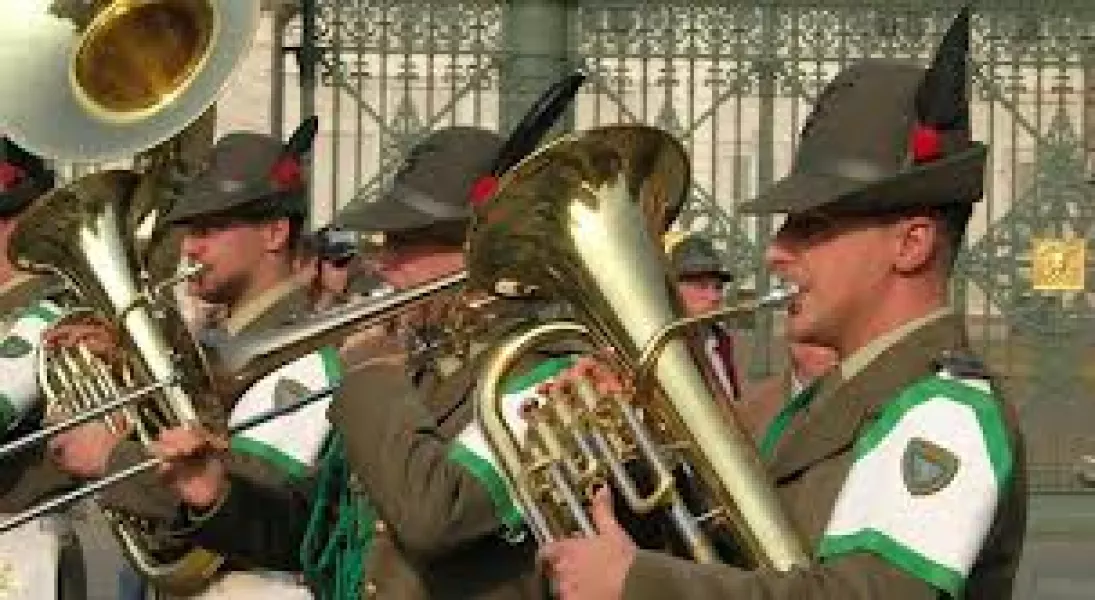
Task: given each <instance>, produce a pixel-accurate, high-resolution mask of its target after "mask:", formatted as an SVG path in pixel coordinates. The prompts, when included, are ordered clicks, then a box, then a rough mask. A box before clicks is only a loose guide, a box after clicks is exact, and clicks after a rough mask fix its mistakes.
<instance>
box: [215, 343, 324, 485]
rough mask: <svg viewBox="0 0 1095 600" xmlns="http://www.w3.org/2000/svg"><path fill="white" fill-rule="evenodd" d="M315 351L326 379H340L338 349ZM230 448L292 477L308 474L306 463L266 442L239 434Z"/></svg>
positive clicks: (296, 478)
mask: <svg viewBox="0 0 1095 600" xmlns="http://www.w3.org/2000/svg"><path fill="white" fill-rule="evenodd" d="M317 352H318V353H319V355H320V359H321V360H322V361H323V372H324V374H325V375H326V377H327V381H329V382H335V381H337V380H338V379H340V378H341V377H342V362H341V360H339V355H338V350H337V349H336V348H334V347H333V346H324V347H323V348H320V349H319V350H317ZM231 448H232V451H233V452H240V453H243V454H248V455H251V456H256V457H258V458H261V459H263V460H265V461H267V462H269V463H271V464H273V465H274V466H276V467H277V468H279V469H281V470H282V471H283V472H285V474H286V475H288V476H289V477H290V478H292V479H295V480H301V479H304V478H306V477H308V476H309V475H310V473H309V467H308V465H307V464H305V463H303V462H301V461H299V460H297V459H296V458H293V457H292V456H289V455H288V454H286V453H284V452H282V451H281V450H279V449H278V448H277V447H276V446H273V445H271V444H268V443H266V442H261V441H258V440H255V439H252V438H249V437H245V436H242V435H240V436H236V437H233V438H232V441H231Z"/></svg>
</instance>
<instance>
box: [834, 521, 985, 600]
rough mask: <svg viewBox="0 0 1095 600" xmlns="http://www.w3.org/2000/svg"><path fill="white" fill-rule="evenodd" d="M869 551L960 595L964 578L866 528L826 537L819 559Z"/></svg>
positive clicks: (920, 577) (956, 595)
mask: <svg viewBox="0 0 1095 600" xmlns="http://www.w3.org/2000/svg"><path fill="white" fill-rule="evenodd" d="M865 550H866V551H870V552H873V553H875V554H877V555H878V556H881V557H882V558H884V559H885V560H886V561H887V562H889V563H890V564H892V565H894V566H895V567H897V568H899V569H901V570H902V571H905V572H906V573H908V574H910V575H912V576H913V577H916V578H917V579H921V580H923V581H925V582H927V583H929V584H931V585H933V586H935V587H936V588H938V589H941V590H943V591H945V592H947V593H948V594H950V595H951V597H954V598H958V597H961V592H962V587H963V586H964V585H965V583H966V580H965V578H964V577H963V576H962V575H961V574H960V573H958V572H957V571H954V570H951V569H949V568H947V567H945V566H943V565H941V564H939V563H937V562H934V561H932V560H931V559H928V558H926V557H924V556H922V555H920V554H918V553H916V552H914V551H913V550H910V549H909V548H906V547H905V546H903V545H901V544H900V543H898V542H896V541H894V540H893V539H892V538H890V537H889V536H887V535H886V534H884V533H881V532H879V531H875V530H873V529H867V530H864V531H859V532H856V533H853V534H851V535H843V536H835V537H828V536H827V537H824V538H822V540H821V544H820V546H819V549H818V558H820V559H821V560H822V561H825V560H828V559H833V558H838V557H840V556H845V555H849V554H857V553H860V552H863V551H865Z"/></svg>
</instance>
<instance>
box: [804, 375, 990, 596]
mask: <svg viewBox="0 0 1095 600" xmlns="http://www.w3.org/2000/svg"><path fill="white" fill-rule="evenodd" d="M855 453H856V458H855V461H854V463H853V464H852V468H851V470H850V471H849V472H848V477H847V479H846V480H845V482H844V485H843V487H842V488H841V491H840V494H839V496H838V497H837V501H836V505H835V507H834V508H833V513H832V515H831V517H830V520H829V523H828V526H827V527H826V529H825V532H824V535H823V537H822V540H821V546H820V548H819V556H820V558H821V559H822V560H825V559H833V558H836V557H839V556H842V555H847V554H852V553H857V552H871V553H874V554H876V555H879V556H881V557H882V558H883V559H885V560H887V561H888V562H890V563H891V564H893V565H894V566H896V567H898V568H900V569H902V570H904V571H905V572H907V573H909V574H911V575H913V576H914V577H917V578H919V579H922V580H924V581H926V582H927V583H929V584H931V585H933V586H935V587H937V588H939V589H941V590H944V591H946V592H948V593H950V594H951V595H952V596H957V595H959V594H960V592H961V590H962V587H963V585H964V583H965V579H966V576H967V575H968V574H969V570H970V568H971V567H972V566H973V563H974V561H975V560H976V559H977V555H978V553H979V552H980V550H981V547H982V545H983V544H984V541H985V537H986V536H987V535H988V531H989V528H990V527H991V525H992V522H993V518H994V517H995V514H996V506H997V501H998V498H999V495H1000V490H1001V489H1002V488H1004V487H1005V486H1006V485H1008V482H1009V480H1010V478H1011V471H1012V449H1011V445H1010V441H1009V438H1008V435H1007V430H1006V428H1005V425H1004V420H1003V417H1002V415H1001V413H1000V407H999V405H998V404H997V402H996V401H995V400H994V399H993V398H992V396H991V395H989V393H987V392H986V391H985V388H984V387H983V386H979V385H975V384H973V383H969V382H965V381H963V380H957V379H951V378H944V377H939V376H933V377H930V378H927V379H924V380H922V381H920V382H918V383H917V384H915V385H913V386H911V387H909V388H908V389H906V390H905V391H904V392H903V393H902V394H901V395H900V396H899V397H898V398H897V400H895V401H894V402H892V403H891V404H890V405H889V406H888V407H887V408H886V409H885V411H883V413H882V414H881V415H880V417H879V419H878V420H877V421H876V422H875V423H873V424H872V425H871V426H870V427H869V428H868V430H867V431H866V433H865V434H864V435H863V436H862V437H861V438H860V439H859V441H858V442H857V444H856V448H855Z"/></svg>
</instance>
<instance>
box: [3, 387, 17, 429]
mask: <svg viewBox="0 0 1095 600" xmlns="http://www.w3.org/2000/svg"><path fill="white" fill-rule="evenodd" d="M18 422H19V412H18V411H16V410H15V405H13V404H12V403H11V400H10V399H9V398H8V396H7V394H4V393H2V392H0V432H5V433H6V432H7V431H9V430H11V428H12V427H13V426H14V425H15V424H16V423H18Z"/></svg>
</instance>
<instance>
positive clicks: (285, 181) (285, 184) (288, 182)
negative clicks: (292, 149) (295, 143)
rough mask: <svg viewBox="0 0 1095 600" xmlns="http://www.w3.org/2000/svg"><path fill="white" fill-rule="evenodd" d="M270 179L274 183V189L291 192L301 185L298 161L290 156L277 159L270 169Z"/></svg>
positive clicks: (301, 179)
mask: <svg viewBox="0 0 1095 600" xmlns="http://www.w3.org/2000/svg"><path fill="white" fill-rule="evenodd" d="M270 179H272V180H273V181H274V187H276V188H278V189H279V190H291V189H296V188H299V187H301V186H302V185H303V178H302V177H301V169H300V161H298V160H297V158H296V157H295V156H293V155H291V154H287V155H285V156H283V157H281V158H279V159H278V162H276V163H274V166H273V167H271V169H270Z"/></svg>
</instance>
